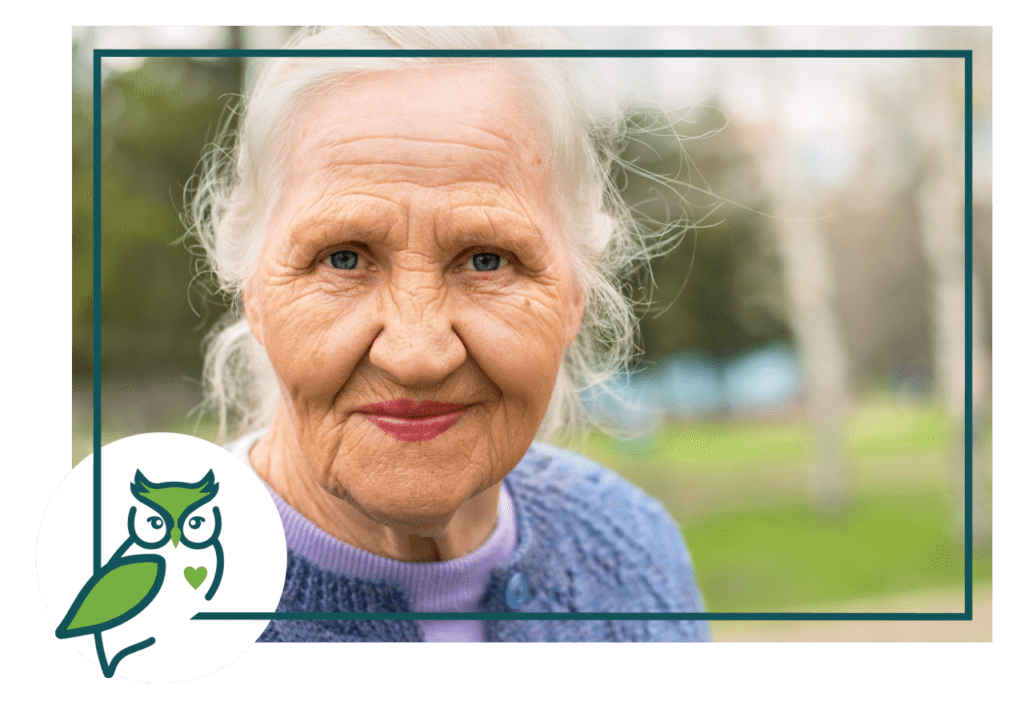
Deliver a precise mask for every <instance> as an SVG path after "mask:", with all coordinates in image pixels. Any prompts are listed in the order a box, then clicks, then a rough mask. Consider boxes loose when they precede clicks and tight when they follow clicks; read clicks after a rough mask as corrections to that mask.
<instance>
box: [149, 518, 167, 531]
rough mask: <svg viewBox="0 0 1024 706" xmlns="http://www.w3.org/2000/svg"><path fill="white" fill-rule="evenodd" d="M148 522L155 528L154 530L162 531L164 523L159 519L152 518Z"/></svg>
mask: <svg viewBox="0 0 1024 706" xmlns="http://www.w3.org/2000/svg"><path fill="white" fill-rule="evenodd" d="M146 522H148V523H149V524H151V525H152V526H153V529H160V528H161V527H163V526H164V521H163V520H161V519H160V518H159V517H150V518H149V519H148V520H146Z"/></svg>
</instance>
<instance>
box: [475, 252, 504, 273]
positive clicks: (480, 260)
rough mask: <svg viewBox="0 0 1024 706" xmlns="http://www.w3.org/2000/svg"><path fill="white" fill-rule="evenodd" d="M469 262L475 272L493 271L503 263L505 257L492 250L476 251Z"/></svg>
mask: <svg viewBox="0 0 1024 706" xmlns="http://www.w3.org/2000/svg"><path fill="white" fill-rule="evenodd" d="M469 262H470V265H471V266H472V268H473V269H474V270H476V271H477V272H493V271H494V270H497V269H498V268H500V267H501V266H502V265H503V264H504V263H505V258H503V257H502V256H501V255H498V254H496V253H492V252H478V253H477V254H476V255H474V256H473V257H471V258H469Z"/></svg>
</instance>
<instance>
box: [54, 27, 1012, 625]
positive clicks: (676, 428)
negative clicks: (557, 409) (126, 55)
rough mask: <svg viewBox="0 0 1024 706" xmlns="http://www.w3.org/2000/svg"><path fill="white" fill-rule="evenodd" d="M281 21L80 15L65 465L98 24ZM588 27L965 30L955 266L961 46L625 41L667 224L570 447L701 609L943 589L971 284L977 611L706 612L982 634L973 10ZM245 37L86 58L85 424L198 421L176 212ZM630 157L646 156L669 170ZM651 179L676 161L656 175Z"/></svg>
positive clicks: (741, 36) (779, 606) (846, 600)
mask: <svg viewBox="0 0 1024 706" xmlns="http://www.w3.org/2000/svg"><path fill="white" fill-rule="evenodd" d="M290 31H291V28H251V27H249V28H205V27H204V28H194V27H190V28H167V27H164V28H79V29H76V30H75V32H74V35H73V42H74V51H73V58H74V63H73V70H74V96H73V103H72V105H73V111H74V117H75V121H74V153H73V167H74V194H73V197H74V230H73V260H74V278H75V279H74V283H73V292H74V301H73V307H74V341H73V366H74V381H75V382H74V390H73V394H74V410H75V415H74V422H73V424H74V426H73V442H74V443H73V453H74V458H73V459H72V460H73V461H74V462H77V461H79V460H81V459H82V458H84V457H85V456H86V455H88V453H89V452H90V451H91V446H92V437H91V424H92V388H91V382H92V380H91V376H92V365H93V359H92V345H93V341H92V285H91V277H92V249H91V243H92V54H91V49H93V48H97V47H100V48H126V49H127V48H173V49H188V48H195V49H217V48H270V47H279V46H281V44H282V43H283V42H284V40H285V39H286V38H287V37H288V35H289V34H290ZM564 31H565V34H566V35H568V36H569V37H570V38H572V39H573V40H575V41H577V42H579V43H580V44H581V46H584V47H589V48H618V49H623V48H625V49H652V48H655V49H691V48H697V49H795V48H806V49H972V50H973V51H974V73H973V96H972V99H973V108H974V111H973V125H974V136H973V154H974V165H973V173H974V188H973V209H972V210H973V214H972V215H973V222H972V225H973V252H972V255H973V257H972V264H973V277H972V278H971V279H970V281H967V280H965V276H964V262H965V241H964V215H965V213H964V186H963V184H964V173H963V171H964V170H963V164H964V149H965V145H964V142H963V134H964V74H963V61H962V60H961V59H952V58H928V59H914V58H905V57H890V58H877V59H875V58H871V59H868V58H844V59H839V58H830V59H802V58H801V59H793V58H778V59H755V58H743V59H716V58H685V59H661V58H659V59H622V60H608V61H606V62H605V63H606V66H605V67H604V68H603V70H604V71H605V72H606V74H607V75H608V76H610V77H611V78H612V79H613V83H614V85H616V86H618V90H620V91H621V92H622V97H623V98H624V99H626V100H627V101H628V102H629V105H630V106H631V108H630V110H631V126H632V129H631V132H630V134H629V136H628V139H626V140H625V141H624V143H623V153H622V159H623V162H624V163H625V164H629V165H631V166H630V167H629V168H627V169H624V170H623V171H622V173H621V174H620V178H619V186H620V188H621V189H622V192H623V194H624V195H625V196H626V198H627V200H628V201H629V202H630V203H631V204H632V205H633V207H634V208H635V209H636V211H637V213H638V215H639V216H640V217H641V220H643V221H644V222H646V223H648V224H651V223H661V224H666V223H669V224H674V226H673V227H674V228H675V229H676V231H677V232H679V231H681V230H684V229H685V234H684V237H683V239H682V243H681V245H680V246H679V247H678V248H676V249H675V250H674V251H673V252H672V253H671V254H670V255H668V256H666V257H664V258H662V259H660V260H659V261H657V262H656V263H655V265H654V269H653V276H654V284H653V286H652V285H651V284H650V282H648V281H645V280H643V279H637V280H636V281H635V282H634V283H633V284H634V287H635V290H636V291H645V292H647V293H648V294H649V295H650V299H651V303H650V306H649V307H647V309H646V314H645V316H644V318H643V320H642V323H641V332H642V335H643V341H644V353H643V355H642V356H640V357H638V358H637V360H635V361H634V364H633V366H632V367H631V370H630V371H628V375H626V374H624V375H623V376H622V378H621V379H620V380H618V381H616V384H615V388H616V390H617V393H618V394H616V395H608V394H604V395H592V396H590V398H589V403H590V404H591V405H593V409H594V410H595V411H596V412H597V413H598V414H599V415H600V416H601V417H602V418H603V420H604V421H605V423H606V424H607V425H608V426H610V427H615V428H617V429H619V430H621V431H622V432H624V435H625V437H626V438H627V439H628V440H621V439H616V438H613V437H611V436H607V435H605V434H601V433H595V434H592V435H591V436H590V437H589V439H588V440H587V441H586V442H584V443H583V445H582V449H581V451H582V452H583V453H584V454H586V455H588V456H590V457H592V458H594V459H596V460H598V461H600V462H602V463H604V464H605V465H607V466H609V467H610V468H613V469H615V470H616V471H618V472H619V473H621V474H622V475H624V476H626V477H627V478H629V479H630V480H631V481H633V482H634V483H636V484H637V485H639V486H641V487H643V488H644V489H645V490H647V492H649V493H651V494H652V495H654V496H655V497H657V498H658V499H660V500H661V501H662V502H663V503H664V504H665V505H666V507H668V509H669V510H670V511H671V512H672V514H673V515H674V516H675V517H676V519H677V520H678V521H679V523H680V525H681V527H682V528H683V532H684V534H685V536H686V539H687V542H688V544H689V546H690V549H691V552H692V555H693V559H694V563H695V565H696V568H697V575H698V579H699V583H700V585H701V588H702V590H703V593H704V597H705V601H706V603H707V607H708V609H709V610H711V611H744V612H750V611H755V612H769V611H771V612H775V611H854V612H864V611H867V612H880V611H895V612H936V611H953V612H960V611H962V610H963V593H964V587H963V566H964V540H963V536H964V524H963V523H964V520H963V518H964V512H963V506H964V465H965V464H964V462H965V459H964V456H963V447H964V445H963V428H964V419H965V416H966V413H967V409H966V406H965V405H966V398H965V394H964V376H965V368H964V353H965V336H964V323H965V315H964V312H965V302H966V299H965V292H966V291H967V290H968V288H969V289H970V291H971V292H972V294H973V312H972V319H973V339H972V341H971V346H972V350H973V369H974V370H973V372H974V386H973V408H972V410H971V411H972V413H973V419H974V439H973V445H974V458H973V464H974V466H973V468H974V481H975V484H974V488H973V508H972V509H973V517H974V559H975V560H974V578H975V588H974V591H975V598H974V600H975V615H976V617H978V618H979V619H977V620H975V621H973V622H971V623H943V622H906V621H898V622H888V623H884V622H866V621H859V622H806V623H792V622H760V623H740V622H725V621H722V622H717V623H715V624H714V626H713V628H714V632H715V636H716V638H717V639H720V640H730V639H731V640H947V639H948V640H990V639H991V583H990V582H991V575H992V567H991V531H990V527H991V431H990V430H991V425H990V419H991V412H990V410H991V406H990V388H991V385H990V380H991V375H990V369H991V340H992V339H991V302H992V299H991V291H992V290H991V284H992V281H991V272H992V228H991V208H992V207H991V174H992V169H991V158H992V136H991V105H992V98H991V32H990V30H988V29H976V28H866V29H859V28H841V29H815V28H799V29H788V28H644V29H640V28H633V29H621V28H588V29H582V28H577V29H566V30H564ZM251 76H252V66H251V65H250V63H249V62H248V61H247V60H245V59H239V58H229V59H183V58H157V59H118V58H108V59H104V61H103V82H104V83H103V87H102V90H103V144H102V157H103V189H102V191H103V194H102V196H103V263H102V265H103V358H102V360H103V371H102V372H103V391H102V397H103V434H104V443H106V442H108V441H112V440H114V439H117V438H120V437H123V436H126V435H129V434H134V433H140V432H145V431H180V432H186V433H194V434H197V435H199V436H204V437H207V438H211V439H212V438H214V437H215V435H216V429H215V427H214V425H213V423H212V421H211V420H210V419H208V418H206V419H204V418H200V417H198V416H197V415H196V414H194V413H192V411H193V410H194V409H195V407H196V406H197V405H198V404H199V402H200V400H201V384H200V379H201V353H200V351H201V344H202V339H203V336H204V335H205V334H206V333H207V332H208V331H209V329H210V326H211V325H212V324H213V323H214V322H215V321H216V320H217V318H218V317H219V316H220V315H221V314H222V313H223V312H224V310H225V309H224V302H222V301H221V300H220V299H219V298H218V297H217V296H215V295H212V294H210V293H209V291H208V289H207V287H206V284H207V283H206V281H205V280H204V278H203V277H202V276H197V269H196V263H195V262H194V261H193V260H192V259H191V258H190V255H189V252H188V249H187V241H185V242H183V241H182V238H183V236H185V234H186V231H185V226H184V225H183V224H182V221H181V218H180V217H179V214H180V213H181V212H182V211H183V206H184V203H185V200H184V192H185V187H186V184H187V182H188V180H189V178H190V176H191V175H192V174H193V173H194V171H195V169H196V165H197V164H198V162H199V159H200V156H201V154H202V151H203V147H204V145H205V144H206V143H207V142H208V141H209V140H210V139H211V138H212V137H213V135H214V134H215V132H216V130H217V128H218V126H219V125H222V124H223V123H224V121H230V120H231V119H232V114H231V113H230V111H229V108H230V107H231V106H234V105H236V102H237V101H236V98H237V96H238V94H240V93H241V92H242V91H243V87H244V85H245V83H246V81H247V80H251ZM644 173H650V174H655V175H660V177H659V178H651V177H647V176H644ZM666 178H668V179H672V180H675V182H676V184H675V186H666V184H665V182H666Z"/></svg>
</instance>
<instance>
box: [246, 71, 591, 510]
mask: <svg viewBox="0 0 1024 706" xmlns="http://www.w3.org/2000/svg"><path fill="white" fill-rule="evenodd" d="M292 129H293V130H292V135H293V138H292V140H293V142H292V145H291V150H290V154H289V159H288V165H289V171H288V173H287V174H286V176H285V181H284V185H285V186H284V196H283V198H282V201H281V205H280V206H279V208H278V209H277V210H276V212H275V213H274V215H273V216H272V218H271V221H270V224H269V227H268V232H267V235H266V243H265V246H264V249H263V252H262V254H261V257H260V260H259V264H258V269H257V272H256V276H255V278H254V281H253V282H252V284H251V286H250V287H249V288H248V289H247V290H246V294H245V311H246V316H247V317H248V319H249V322H250V324H251V325H252V329H253V331H254V333H255V335H256V337H257V339H259V340H260V342H261V343H262V344H263V345H264V346H265V347H266V350H267V353H268V354H269V356H270V360H271V362H272V363H273V366H274V369H275V371H276V373H277V377H278V381H279V383H280V388H281V393H282V399H281V405H280V406H279V408H278V411H277V414H278V415H282V414H284V415H286V416H287V420H288V422H289V423H290V426H291V428H292V431H293V432H294V437H295V441H296V447H297V449H298V451H299V455H300V456H301V460H302V463H303V464H304V466H305V467H304V468H300V469H298V471H297V472H303V473H309V474H311V475H312V478H313V479H314V480H315V481H316V482H317V483H318V484H319V485H320V486H321V487H323V488H324V489H325V490H327V491H328V492H330V493H332V494H333V495H335V496H338V497H341V498H345V499H347V500H348V501H349V502H351V503H352V504H353V505H354V506H356V507H357V508H358V509H360V510H361V511H362V512H363V513H364V514H366V515H368V516H369V517H371V518H372V519H374V520H375V521H377V522H380V523H382V524H386V525H390V526H396V525H397V526H405V527H433V526H438V525H439V524H444V523H446V522H447V521H448V519H450V518H451V517H452V515H453V514H454V513H455V511H456V510H457V509H458V508H459V507H460V506H461V505H462V504H463V503H464V502H465V501H466V500H468V499H469V498H471V497H472V496H474V495H476V494H477V493H479V492H481V491H483V490H485V489H486V488H488V487H490V486H492V485H494V484H495V483H497V482H498V481H500V480H501V479H502V478H503V477H504V476H505V474H507V473H508V472H509V471H510V470H511V469H512V468H513V467H514V466H515V465H516V463H518V462H519V460H520V459H521V458H522V457H523V455H524V454H525V453H526V450H527V447H528V446H529V445H530V442H531V441H532V440H533V438H534V435H535V434H536V432H537V429H538V428H539V426H540V423H541V420H542V418H543V416H544V412H545V410H546V408H547V405H548V401H549V399H550V397H551V393H552V389H553V387H554V384H555V376H556V374H557V372H558V367H559V363H560V361H561V359H562V354H563V353H564V351H565V348H566V347H567V346H568V345H569V343H571V342H572V340H573V338H574V337H575V335H576V331H577V330H578V328H579V324H580V319H581V317H582V312H583V304H584V302H583V297H582V295H581V294H580V293H579V290H578V289H577V288H576V287H575V286H574V284H573V277H572V272H571V270H570V264H569V256H568V251H567V249H566V247H565V245H564V237H563V233H562V232H561V230H560V228H559V226H558V225H557V224H556V221H555V218H554V213H553V209H552V208H551V206H550V202H551V192H552V188H551V182H550V179H551V176H550V173H549V169H548V167H547V165H546V164H545V161H544V158H543V157H542V155H543V154H544V150H543V149H542V145H543V144H544V140H545V137H544V133H543V130H542V129H541V128H540V126H539V124H538V123H537V121H535V120H534V119H533V118H532V117H530V115H529V114H528V113H527V112H526V111H525V110H524V109H523V108H522V101H520V100H518V98H517V93H516V90H515V88H514V86H513V84H512V83H511V82H510V81H509V80H508V78H507V77H506V76H505V74H503V73H502V71H501V70H500V69H499V68H496V67H486V66H475V67H471V66H467V67H456V68H453V67H432V68H429V69H416V70H414V71H411V72H409V73H405V74H397V73H385V74H377V75H374V76H372V77H368V78H365V79H362V80H360V81H359V82H357V83H355V84H347V85H345V86H343V87H339V88H337V89H334V90H331V91H328V92H326V93H323V94H321V95H320V96H319V97H317V98H314V99H312V100H311V101H310V102H309V104H308V105H307V106H306V107H305V109H304V110H303V111H302V112H301V113H300V115H299V116H298V119H297V120H296V122H295V123H294V124H293V126H292ZM417 403H429V404H417ZM278 421H280V420H278Z"/></svg>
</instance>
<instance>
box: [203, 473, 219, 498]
mask: <svg viewBox="0 0 1024 706" xmlns="http://www.w3.org/2000/svg"><path fill="white" fill-rule="evenodd" d="M219 489H220V483H217V482H216V479H215V478H214V477H213V469H212V468H211V469H210V470H209V471H208V472H207V474H206V475H205V476H203V478H202V480H200V481H199V490H200V491H201V492H203V493H206V494H208V495H210V496H213V495H216V494H217V491H218V490H219Z"/></svg>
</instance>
